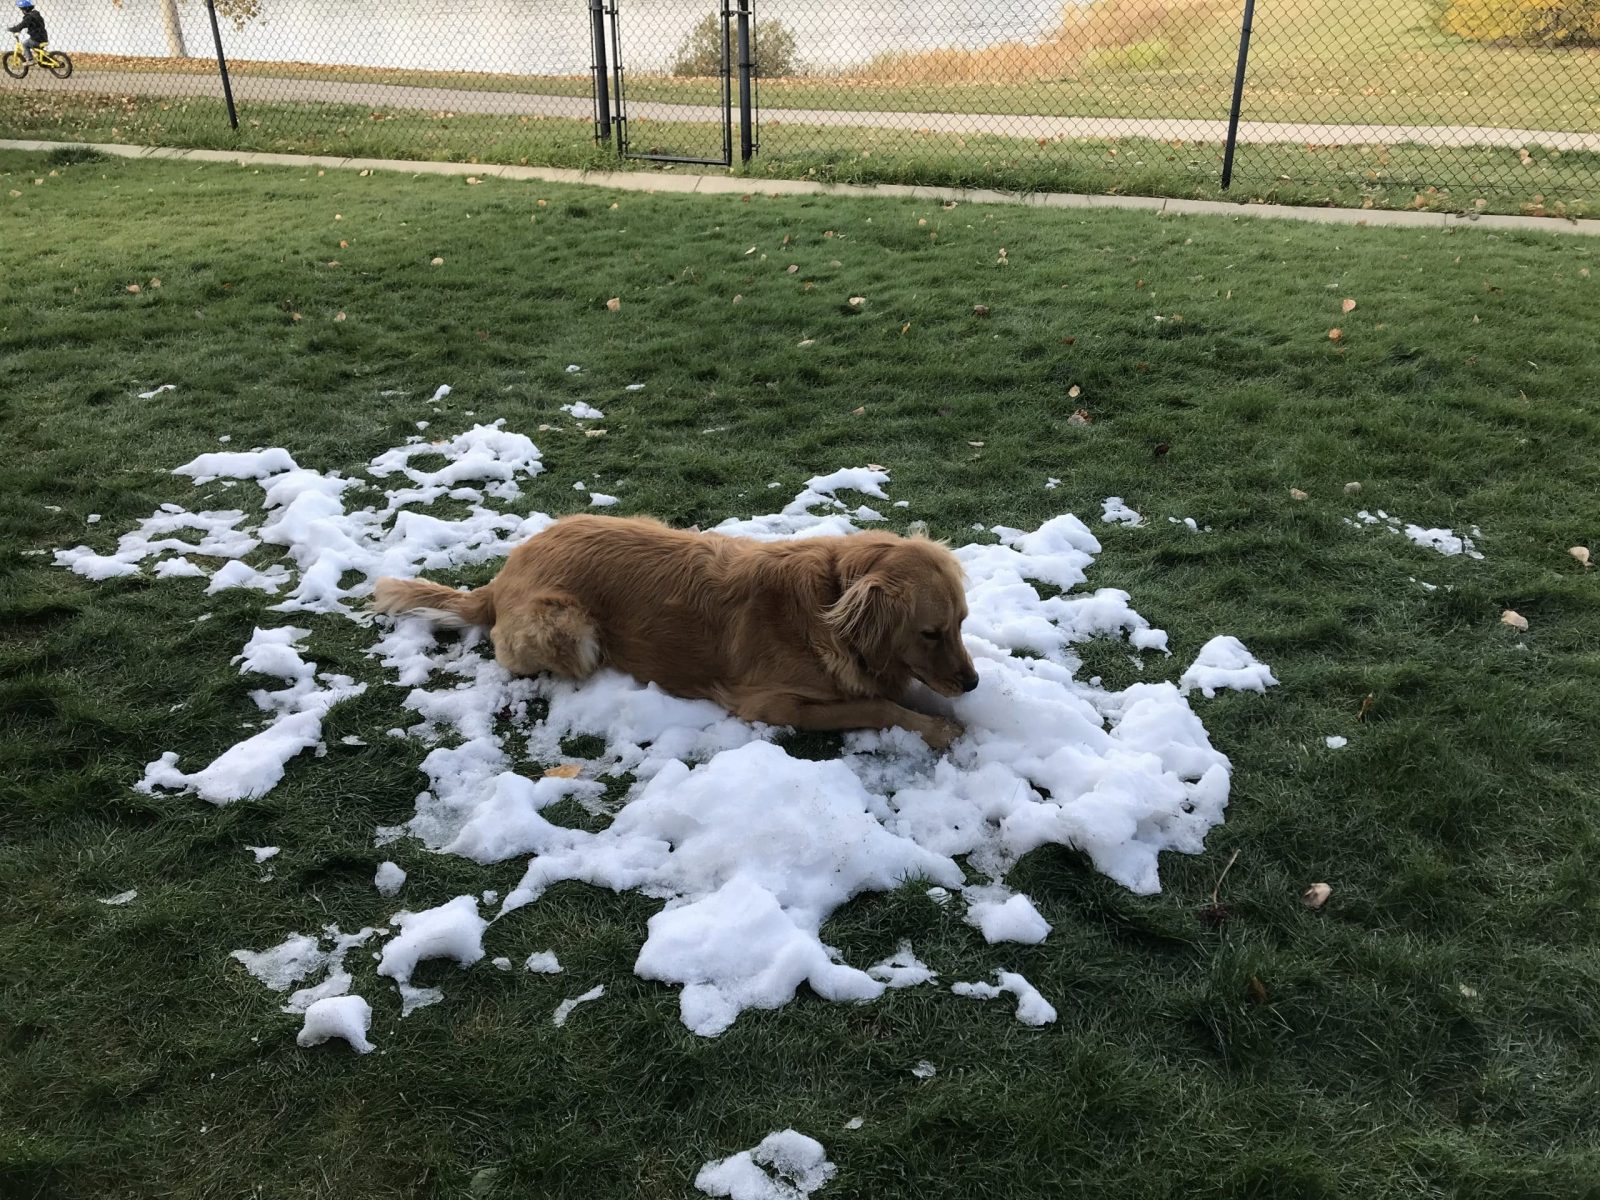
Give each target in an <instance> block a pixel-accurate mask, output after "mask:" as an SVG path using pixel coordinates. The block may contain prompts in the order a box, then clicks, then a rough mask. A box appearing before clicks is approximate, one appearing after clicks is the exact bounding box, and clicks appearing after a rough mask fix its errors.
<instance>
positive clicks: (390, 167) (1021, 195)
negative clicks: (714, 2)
mask: <svg viewBox="0 0 1600 1200" xmlns="http://www.w3.org/2000/svg"><path fill="white" fill-rule="evenodd" d="M80 144H81V143H69V142H35V141H18V140H7V139H3V138H0V150H24V151H31V152H39V153H42V152H46V151H50V150H58V149H61V148H62V147H64V146H68V145H80ZM93 148H94V149H96V150H99V151H100V152H101V153H103V154H107V155H111V156H113V157H116V158H156V159H178V160H182V161H185V162H213V163H241V164H244V165H248V166H263V167H293V168H297V169H300V170H304V169H305V168H307V167H321V168H324V169H327V170H343V171H358V170H359V171H394V172H396V173H397V174H403V175H413V176H415V175H476V176H482V177H490V178H497V179H508V180H522V181H539V182H544V183H569V184H580V185H584V186H587V187H603V188H614V189H616V190H618V191H627V192H680V193H692V194H695V195H703V196H709V195H722V196H741V197H745V196H749V195H750V194H751V193H753V192H760V193H763V194H766V195H770V196H852V197H865V198H890V199H905V200H919V201H922V202H925V203H928V204H950V203H960V204H1022V205H1029V206H1032V207H1035V208H1076V209H1083V208H1098V209H1134V210H1137V211H1141V212H1150V213H1155V214H1157V215H1159V216H1163V217H1194V216H1211V217H1231V218H1234V219H1236V220H1237V219H1247V220H1273V219H1276V220H1285V221H1310V222H1312V223H1314V224H1318V225H1354V226H1386V227H1390V228H1399V229H1438V230H1455V229H1473V228H1477V229H1488V230H1496V231H1501V232H1505V231H1512V230H1515V231H1519V232H1527V233H1565V234H1578V235H1580V236H1587V237H1600V220H1585V221H1575V220H1567V219H1565V218H1558V217H1514V216H1500V215H1492V216H1477V215H1459V216H1458V215H1456V214H1453V213H1431V212H1415V211H1411V210H1407V209H1359V208H1310V207H1297V206H1293V205H1288V204H1235V203H1232V202H1229V201H1225V200H1166V199H1162V198H1161V197H1159V196H1093V195H1080V194H1077V193H1072V192H998V191H994V190H992V189H989V188H952V187H913V186H910V185H907V184H894V183H880V184H871V185H865V184H849V183H820V182H818V181H816V180H810V179H752V178H749V177H742V178H741V177H740V176H737V175H728V174H726V173H720V174H714V175H694V174H690V173H688V172H683V173H681V174H672V175H666V174H662V173H661V172H658V171H575V170H571V169H569V168H565V167H517V166H495V165H493V164H490V163H449V162H415V161H413V160H411V159H384V158H338V157H331V156H325V155H315V154H267V153H258V152H253V151H237V150H182V149H178V148H176V147H171V146H127V145H122V144H119V143H111V144H99V145H95V146H94V147H93Z"/></svg>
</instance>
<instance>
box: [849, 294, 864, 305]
mask: <svg viewBox="0 0 1600 1200" xmlns="http://www.w3.org/2000/svg"><path fill="white" fill-rule="evenodd" d="M866 303H867V298H866V297H865V296H851V297H850V307H851V308H862V307H864V306H865V305H866Z"/></svg>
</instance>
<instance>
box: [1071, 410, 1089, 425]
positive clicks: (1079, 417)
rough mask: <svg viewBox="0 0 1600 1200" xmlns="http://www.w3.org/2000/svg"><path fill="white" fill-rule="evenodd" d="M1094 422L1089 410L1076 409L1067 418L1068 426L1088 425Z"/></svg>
mask: <svg viewBox="0 0 1600 1200" xmlns="http://www.w3.org/2000/svg"><path fill="white" fill-rule="evenodd" d="M1093 420H1094V418H1093V417H1091V416H1090V415H1089V410H1088V409H1087V408H1075V409H1073V410H1072V415H1071V416H1070V417H1068V418H1067V424H1068V425H1088V424H1089V423H1091V422H1092V421H1093Z"/></svg>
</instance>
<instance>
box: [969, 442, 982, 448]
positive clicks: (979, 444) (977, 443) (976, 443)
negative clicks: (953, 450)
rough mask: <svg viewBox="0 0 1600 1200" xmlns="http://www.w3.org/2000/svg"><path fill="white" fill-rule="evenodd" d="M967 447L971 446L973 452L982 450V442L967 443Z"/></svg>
mask: <svg viewBox="0 0 1600 1200" xmlns="http://www.w3.org/2000/svg"><path fill="white" fill-rule="evenodd" d="M967 445H969V446H971V447H972V448H973V449H975V450H982V449H983V443H982V442H968V443H967Z"/></svg>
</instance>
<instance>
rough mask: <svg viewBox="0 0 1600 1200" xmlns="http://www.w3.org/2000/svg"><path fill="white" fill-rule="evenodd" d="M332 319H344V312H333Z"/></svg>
mask: <svg viewBox="0 0 1600 1200" xmlns="http://www.w3.org/2000/svg"><path fill="white" fill-rule="evenodd" d="M333 319H334V320H335V321H342V320H344V314H343V313H334V314H333Z"/></svg>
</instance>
